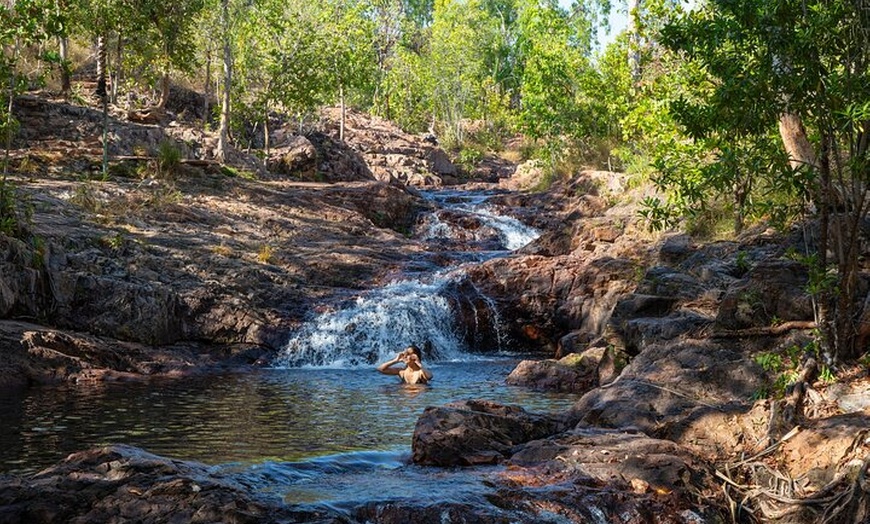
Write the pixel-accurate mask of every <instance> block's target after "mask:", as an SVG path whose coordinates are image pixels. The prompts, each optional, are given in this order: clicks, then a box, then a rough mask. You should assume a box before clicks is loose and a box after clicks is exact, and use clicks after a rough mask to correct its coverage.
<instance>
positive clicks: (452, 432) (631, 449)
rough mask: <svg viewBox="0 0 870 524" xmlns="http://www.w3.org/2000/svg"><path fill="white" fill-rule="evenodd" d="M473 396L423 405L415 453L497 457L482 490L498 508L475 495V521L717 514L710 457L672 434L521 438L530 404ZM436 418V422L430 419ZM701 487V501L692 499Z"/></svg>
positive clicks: (461, 460)
mask: <svg viewBox="0 0 870 524" xmlns="http://www.w3.org/2000/svg"><path fill="white" fill-rule="evenodd" d="M479 404H480V403H478V405H474V404H473V403H469V402H467V403H465V404H464V405H463V406H458V405H457V404H451V405H448V406H445V407H444V408H429V409H427V411H426V412H425V413H424V414H423V416H421V418H420V421H419V422H418V425H417V428H416V429H415V437H414V460H415V462H417V463H419V464H424V465H429V464H435V465H440V466H452V465H466V466H467V465H474V464H479V463H491V462H504V463H505V465H506V469H504V470H502V471H501V472H499V473H497V474H496V475H494V476H492V477H491V480H490V483H491V484H492V485H493V486H494V487H495V488H496V490H497V491H496V493H494V494H492V495H489V496H487V501H488V503H489V504H494V505H495V506H496V507H498V508H499V509H500V510H501V512H500V513H496V514H495V515H493V513H492V511H491V510H490V511H487V509H488V504H486V503H482V504H480V506H479V507H478V509H477V511H480V512H481V513H482V519H483V520H482V522H504V521H510V522H551V521H554V522H559V521H561V520H559V519H565V518H567V519H569V520H570V521H572V522H575V521H576V522H587V521H589V522H593V521H595V522H597V521H604V522H609V521H611V520H616V519H619V520H620V521H626V520H628V521H630V522H639V523H646V522H649V523H653V522H655V523H661V522H673V523H677V522H679V523H685V522H699V521H700V522H708V521H718V520H720V519H723V518H724V515H725V513H724V509H723V508H720V507H718V506H717V503H716V498H717V496H716V494H715V493H716V491H717V486H716V485H715V483H714V482H713V475H712V471H711V467H710V466H709V465H708V464H707V463H705V462H704V461H703V460H701V459H699V458H698V457H697V456H695V455H693V454H692V453H691V452H690V451H688V450H687V449H685V448H683V447H681V446H679V445H677V444H675V443H673V442H669V441H666V440H657V439H653V438H650V437H648V436H646V435H644V434H643V433H640V432H638V431H637V430H606V429H595V428H577V429H574V430H569V431H560V432H559V433H558V434H554V435H552V436H548V437H539V438H535V439H532V440H528V437H529V436H530V435H531V434H532V433H531V432H530V431H529V430H528V429H521V428H523V427H524V426H525V425H526V421H527V420H528V418H529V415H528V414H526V413H524V412H522V411H519V410H518V409H517V408H511V407H509V406H499V405H496V404H492V403H487V404H486V405H483V406H481V405H479ZM457 407H461V408H462V409H461V410H459V411H457ZM468 407H470V408H472V409H470V410H468V409H465V408H468ZM517 417H519V418H520V420H516V418H517ZM433 418H434V419H436V420H437V421H438V422H437V423H434V424H433V423H432V419H433ZM460 421H462V423H459V422H460ZM466 428H468V429H466ZM553 429H554V428H552V426H547V427H546V431H552V430H553ZM538 432H539V433H542V432H545V430H544V429H540V430H538ZM446 441H449V444H448V445H445V442H446ZM463 441H464V442H465V444H462V442H463ZM701 497H704V498H705V502H704V504H698V502H697V501H698V500H699V498H701ZM675 508H679V510H676V509H675ZM505 512H506V513H507V514H505ZM423 514H425V513H423ZM442 514H443V513H442ZM502 519H505V520H502ZM551 519H556V520H551ZM375 521H377V519H375Z"/></svg>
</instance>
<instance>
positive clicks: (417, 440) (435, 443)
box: [411, 400, 565, 466]
mask: <svg viewBox="0 0 870 524" xmlns="http://www.w3.org/2000/svg"><path fill="white" fill-rule="evenodd" d="M564 429H565V425H564V424H563V422H562V421H561V420H560V419H559V418H556V417H552V416H547V415H538V414H532V413H528V412H527V411H526V410H524V409H523V408H521V407H518V406H505V405H501V404H498V403H495V402H490V401H486V400H464V401H458V402H451V403H449V404H446V405H444V406H443V407H428V408H426V410H425V411H424V412H423V414H422V415H421V416H420V418H419V419H418V420H417V425H416V426H415V427H414V436H413V439H412V441H411V448H412V452H413V457H412V458H413V461H414V463H416V464H420V465H424V466H473V465H477V464H494V463H498V462H501V461H502V460H504V458H506V457H507V456H510V454H511V452H512V451H513V450H514V448H515V446H517V445H518V444H522V443H524V442H528V441H530V440H535V439H540V438H544V437H546V436H549V435H553V434H555V433H558V432H559V431H562V430H564Z"/></svg>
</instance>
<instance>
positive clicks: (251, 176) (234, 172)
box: [220, 166, 257, 180]
mask: <svg viewBox="0 0 870 524" xmlns="http://www.w3.org/2000/svg"><path fill="white" fill-rule="evenodd" d="M220 172H221V174H222V175H224V176H226V177H230V178H244V179H245V180H256V179H257V174H256V173H253V172H251V171H246V170H244V169H238V168H235V167H232V166H221V167H220Z"/></svg>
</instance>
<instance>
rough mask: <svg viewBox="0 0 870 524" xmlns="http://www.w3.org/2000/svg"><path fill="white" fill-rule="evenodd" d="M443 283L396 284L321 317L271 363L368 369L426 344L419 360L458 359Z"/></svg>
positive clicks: (459, 342) (460, 348)
mask: <svg viewBox="0 0 870 524" xmlns="http://www.w3.org/2000/svg"><path fill="white" fill-rule="evenodd" d="M449 282H450V280H449V278H441V279H434V280H433V281H432V282H431V283H424V282H421V281H417V280H406V281H402V282H396V283H393V284H390V285H388V286H386V287H384V288H381V289H378V290H374V291H372V292H370V293H368V294H364V295H362V296H360V297H358V298H357V299H356V300H354V301H352V303H350V304H349V305H348V306H347V307H345V308H343V309H339V310H336V311H331V312H327V313H323V314H321V315H320V316H318V317H317V318H315V319H314V320H313V321H311V322H309V323H307V324H306V325H305V326H303V328H302V329H300V330H299V331H298V332H297V333H296V334H294V336H293V337H292V338H291V339H290V341H289V342H288V343H287V346H286V349H285V350H284V352H283V354H282V356H281V357H280V358H279V359H278V360H277V361H276V362H275V365H277V366H291V367H296V366H301V365H312V366H335V367H355V366H368V365H372V364H375V363H376V362H380V361H384V360H389V359H391V358H393V357H394V356H395V355H396V353H398V352H399V351H401V350H402V349H404V348H405V347H407V346H409V345H411V344H416V345H418V346H420V347H421V348H423V347H424V346H426V349H424V355H423V358H424V361H433V360H434V361H439V360H442V361H443V360H456V359H462V358H464V356H465V355H464V353H465V352H464V350H463V346H464V344H463V343H462V339H461V337H460V333H459V330H458V329H457V326H456V325H455V322H456V317H455V315H454V314H453V312H452V311H451V308H450V305H449V302H448V300H447V299H446V298H445V297H444V296H442V295H441V294H439V293H440V292H441V291H442V290H443V289H444V287H445V286H447V285H448V284H449ZM427 350H428V351H427Z"/></svg>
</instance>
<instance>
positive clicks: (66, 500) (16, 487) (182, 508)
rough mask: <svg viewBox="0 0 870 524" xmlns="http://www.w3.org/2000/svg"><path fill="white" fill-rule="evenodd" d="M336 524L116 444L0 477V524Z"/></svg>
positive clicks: (198, 467)
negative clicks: (42, 467)
mask: <svg viewBox="0 0 870 524" xmlns="http://www.w3.org/2000/svg"><path fill="white" fill-rule="evenodd" d="M91 522H103V523H119V522H137V523H141V524H151V523H154V524H157V523H161V524H163V523H179V524H181V523H206V522H223V523H278V522H282V523H297V522H312V523H322V524H327V523H330V524H332V523H340V522H346V520H343V519H342V518H340V517H338V516H335V515H329V514H326V513H322V512H318V511H317V510H310V511H309V510H301V509H296V508H291V507H289V506H286V505H284V504H282V503H281V502H280V501H277V500H274V501H273V500H269V499H265V498H264V499H259V498H257V497H256V496H255V495H253V494H252V493H251V490H250V489H248V488H246V487H244V486H242V485H240V484H238V483H236V482H235V481H233V480H231V479H229V478H225V477H222V476H220V475H217V474H215V473H212V472H211V471H210V468H209V467H208V466H206V465H204V464H198V463H194V462H182V461H177V460H171V459H167V458H163V457H158V456H156V455H152V454H150V453H147V452H145V451H143V450H141V449H138V448H135V447H132V446H124V445H116V446H108V447H103V448H96V449H92V450H88V451H83V452H80V453H74V454H72V455H70V456H69V457H68V458H67V459H66V460H64V461H63V462H61V463H60V464H58V465H57V466H53V467H51V468H48V469H46V470H43V471H41V472H39V473H37V474H36V475H33V476H32V477H29V478H20V477H10V476H0V523H3V524H18V523H21V524H25V523H27V524H55V523H57V524H60V523H64V524H84V523H91Z"/></svg>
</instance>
